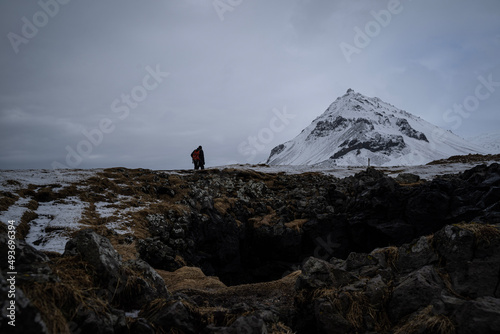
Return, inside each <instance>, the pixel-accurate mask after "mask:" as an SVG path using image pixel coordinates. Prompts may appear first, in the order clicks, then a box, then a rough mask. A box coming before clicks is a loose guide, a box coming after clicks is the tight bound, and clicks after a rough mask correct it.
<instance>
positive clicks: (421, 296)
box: [388, 266, 445, 323]
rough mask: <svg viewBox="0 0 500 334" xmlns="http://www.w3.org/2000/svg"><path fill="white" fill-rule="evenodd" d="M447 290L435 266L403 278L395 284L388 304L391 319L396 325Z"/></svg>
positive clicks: (426, 267) (424, 268)
mask: <svg viewBox="0 0 500 334" xmlns="http://www.w3.org/2000/svg"><path fill="white" fill-rule="evenodd" d="M444 288H445V285H444V283H443V281H442V279H441V278H440V277H439V274H438V273H437V272H436V270H435V269H434V267H433V266H425V267H423V268H421V269H419V270H417V271H415V272H412V273H410V274H408V275H407V276H404V277H402V278H401V279H400V280H399V281H398V282H396V283H395V287H394V290H393V292H392V297H391V299H390V301H389V303H388V309H389V311H388V314H389V317H390V319H391V320H392V321H393V322H394V323H396V322H398V321H399V320H400V319H401V318H403V317H404V316H406V315H409V314H411V313H413V312H416V311H418V310H419V309H421V308H424V307H426V306H428V305H429V304H431V302H432V301H433V300H434V299H435V298H437V296H440V295H441V291H442V290H443V289H444Z"/></svg>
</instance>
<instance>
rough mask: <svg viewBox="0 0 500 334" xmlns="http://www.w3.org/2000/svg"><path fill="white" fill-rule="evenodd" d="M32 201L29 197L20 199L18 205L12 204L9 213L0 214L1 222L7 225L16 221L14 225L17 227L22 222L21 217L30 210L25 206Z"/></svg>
mask: <svg viewBox="0 0 500 334" xmlns="http://www.w3.org/2000/svg"><path fill="white" fill-rule="evenodd" d="M30 200H31V199H30V198H29V197H25V198H22V197H21V198H19V199H18V200H17V201H16V203H14V204H12V205H11V206H10V207H9V209H8V210H7V211H4V212H0V222H2V223H4V224H6V225H7V222H8V221H9V220H15V223H14V225H15V226H17V225H19V223H20V222H21V217H22V216H23V214H24V213H25V212H26V211H27V210H28V208H27V207H26V206H25V205H26V204H28V203H29V201H30Z"/></svg>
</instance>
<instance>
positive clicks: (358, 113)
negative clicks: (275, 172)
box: [267, 88, 484, 166]
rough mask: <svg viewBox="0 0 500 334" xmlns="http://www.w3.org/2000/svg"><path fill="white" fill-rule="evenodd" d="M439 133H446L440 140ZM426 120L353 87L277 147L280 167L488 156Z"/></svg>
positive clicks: (276, 162)
mask: <svg viewBox="0 0 500 334" xmlns="http://www.w3.org/2000/svg"><path fill="white" fill-rule="evenodd" d="M436 133H439V134H444V136H439V137H440V138H439V139H434V137H436V135H435V134H436ZM483 151H484V150H482V149H481V148H480V147H477V146H474V145H473V144H470V143H468V142H466V141H465V140H463V139H462V138H460V137H458V136H456V135H454V134H453V133H451V132H447V131H444V130H442V129H440V128H438V127H437V126H435V125H432V124H430V123H428V122H426V121H424V120H423V119H421V118H420V117H417V116H414V115H412V114H410V113H408V112H406V111H403V110H401V109H398V108H396V107H394V106H393V105H391V104H389V103H386V102H384V101H382V100H381V99H379V98H377V97H367V96H365V95H363V94H360V93H356V92H354V90H352V89H351V88H349V89H348V90H347V92H346V94H345V95H343V96H342V97H339V98H337V99H336V100H335V101H334V102H333V103H332V104H331V105H330V106H329V107H328V108H327V109H326V111H325V112H324V113H323V114H322V115H320V116H319V117H317V118H316V119H315V120H314V121H313V122H312V123H311V124H310V125H309V126H308V127H307V128H305V129H304V130H303V131H302V132H301V133H300V134H299V135H298V136H297V137H295V138H294V139H293V140H291V141H288V142H286V143H284V144H281V145H278V146H277V147H275V148H274V149H273V150H272V151H271V154H270V156H269V159H268V160H267V163H268V164H274V165H312V164H319V163H321V164H325V163H327V164H333V165H358V166H359V165H366V164H367V161H368V159H370V160H371V164H372V165H374V166H394V165H420V164H425V163H427V162H430V161H433V160H438V159H442V158H447V157H449V156H451V155H461V154H469V153H484V152H483Z"/></svg>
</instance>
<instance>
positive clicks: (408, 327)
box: [394, 305, 456, 334]
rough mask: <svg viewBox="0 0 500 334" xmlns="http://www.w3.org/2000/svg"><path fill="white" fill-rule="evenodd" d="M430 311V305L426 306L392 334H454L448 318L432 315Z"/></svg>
mask: <svg viewBox="0 0 500 334" xmlns="http://www.w3.org/2000/svg"><path fill="white" fill-rule="evenodd" d="M432 310H433V307H432V305H429V306H427V307H426V308H424V309H423V310H422V311H420V312H419V313H417V314H416V315H414V316H412V317H410V319H408V321H407V322H406V323H405V324H404V325H403V326H401V327H399V328H398V329H396V331H395V332H394V334H414V333H415V334H416V333H436V334H454V333H456V329H455V325H454V324H453V322H452V321H451V320H450V319H449V318H448V317H446V316H444V315H441V314H440V315H432Z"/></svg>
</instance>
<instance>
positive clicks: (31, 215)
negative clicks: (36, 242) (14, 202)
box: [16, 210, 38, 240]
mask: <svg viewBox="0 0 500 334" xmlns="http://www.w3.org/2000/svg"><path fill="white" fill-rule="evenodd" d="M37 218H38V214H37V213H36V212H33V211H31V210H26V211H25V212H24V214H23V216H22V217H21V222H20V223H19V225H18V226H17V228H16V238H17V239H18V240H24V239H25V238H26V236H27V235H28V233H29V231H30V225H29V223H30V222H31V221H32V220H34V219H37Z"/></svg>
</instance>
